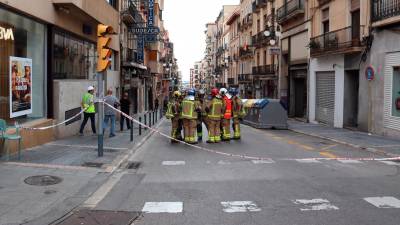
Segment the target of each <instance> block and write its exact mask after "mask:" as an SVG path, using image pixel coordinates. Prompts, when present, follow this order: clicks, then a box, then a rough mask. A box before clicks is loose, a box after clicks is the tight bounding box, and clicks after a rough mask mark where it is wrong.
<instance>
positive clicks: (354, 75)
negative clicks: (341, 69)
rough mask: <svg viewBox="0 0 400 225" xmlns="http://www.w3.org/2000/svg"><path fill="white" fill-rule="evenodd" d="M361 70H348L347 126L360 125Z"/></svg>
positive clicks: (345, 93) (345, 120) (344, 118)
mask: <svg viewBox="0 0 400 225" xmlns="http://www.w3.org/2000/svg"><path fill="white" fill-rule="evenodd" d="M358 89H359V71H358V70H355V71H346V73H345V81H344V106H345V107H344V109H343V122H344V126H346V127H357V125H358Z"/></svg>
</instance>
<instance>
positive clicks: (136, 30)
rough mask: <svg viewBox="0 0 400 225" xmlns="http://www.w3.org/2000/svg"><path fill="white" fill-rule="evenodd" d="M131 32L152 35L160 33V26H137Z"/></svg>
mask: <svg viewBox="0 0 400 225" xmlns="http://www.w3.org/2000/svg"><path fill="white" fill-rule="evenodd" d="M131 32H132V33H133V34H142V35H152V34H159V33H160V28H158V27H136V28H132V29H131Z"/></svg>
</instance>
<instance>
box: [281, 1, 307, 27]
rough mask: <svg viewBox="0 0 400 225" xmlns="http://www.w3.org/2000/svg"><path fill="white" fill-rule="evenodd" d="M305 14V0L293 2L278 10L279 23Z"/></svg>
mask: <svg viewBox="0 0 400 225" xmlns="http://www.w3.org/2000/svg"><path fill="white" fill-rule="evenodd" d="M299 14H304V0H291V1H289V2H286V3H285V4H284V5H283V6H282V7H280V8H279V9H278V10H277V18H278V23H283V22H285V21H287V20H288V19H290V18H293V17H294V16H297V15H299Z"/></svg>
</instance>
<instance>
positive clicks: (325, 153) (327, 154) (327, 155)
mask: <svg viewBox="0 0 400 225" xmlns="http://www.w3.org/2000/svg"><path fill="white" fill-rule="evenodd" d="M319 154H320V155H322V156H325V157H328V158H331V159H335V158H338V156H337V155H335V154H332V153H330V152H319Z"/></svg>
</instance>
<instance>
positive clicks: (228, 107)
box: [223, 96, 232, 120]
mask: <svg viewBox="0 0 400 225" xmlns="http://www.w3.org/2000/svg"><path fill="white" fill-rule="evenodd" d="M223 99H224V103H225V113H224V119H227V120H229V119H231V118H232V99H230V98H228V97H227V96H224V98H223Z"/></svg>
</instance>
